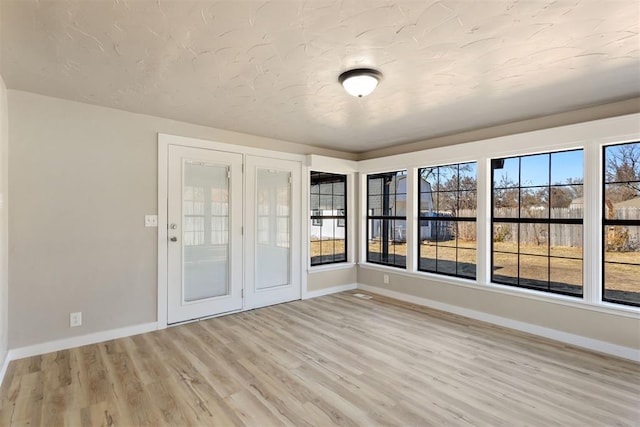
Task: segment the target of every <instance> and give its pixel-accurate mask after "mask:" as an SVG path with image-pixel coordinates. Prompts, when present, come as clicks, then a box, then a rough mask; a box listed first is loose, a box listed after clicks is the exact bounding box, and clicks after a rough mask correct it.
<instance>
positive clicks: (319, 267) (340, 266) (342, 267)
mask: <svg viewBox="0 0 640 427" xmlns="http://www.w3.org/2000/svg"><path fill="white" fill-rule="evenodd" d="M355 266H356V264H355V263H353V262H341V263H336V264H325V265H316V266H313V267H309V268H307V273H309V274H313V273H322V272H324V271H333V270H345V269H347V268H353V267H355Z"/></svg>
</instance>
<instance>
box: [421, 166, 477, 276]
mask: <svg viewBox="0 0 640 427" xmlns="http://www.w3.org/2000/svg"><path fill="white" fill-rule="evenodd" d="M469 164H474V165H475V166H476V176H475V179H476V186H475V188H474V189H473V190H466V189H465V190H462V189H461V188H460V166H462V165H469ZM452 166H455V167H456V174H457V178H458V188H457V189H456V190H455V193H456V204H457V205H458V206H457V208H458V211H460V206H459V203H460V193H461V192H468V191H473V192H474V193H475V195H476V216H475V217H470V216H459V215H458V216H455V217H454V216H451V217H432V218H429V219H426V218H423V217H422V216H421V212H420V207H421V206H422V194H423V192H422V191H420V184H421V183H420V180H421V179H422V178H421V175H422V173H421V171H422V170H424V169H435V168H441V167H452ZM416 178H417V186H416V192H417V194H418V205H417V210H418V215H417V236H418V238H417V239H416V240H417V241H416V245H417V257H418V260H417V263H416V270H417V271H418V272H423V273H432V274H438V275H443V276H450V277H457V278H461V279H467V280H474V281H475V280H477V278H478V268H477V267H478V243H477V242H478V238H477V235H478V229H477V218H478V213H477V212H478V202H477V201H478V162H476V161H470V162H460V163H452V164H445V165H438V166H425V167H421V168H418V170H417V174H416ZM437 182H438V184H439V183H440V177H439V176H438V179H437ZM441 192H442V191H434V190H433V189H432V190H431V191H430V193H431V194H432V195H433V194H438V193H441ZM432 200H433V196H432ZM434 210H435V205H434ZM422 221H434V222H435V223H439V222H445V221H451V222H455V223H456V226H457V225H458V224H459V223H460V222H473V223H474V224H476V247H475V249H473V251H474V252H475V255H476V257H475V258H476V261H475V274H474V276H465V275H462V274H457V273H447V272H442V271H437V270H427V269H423V268H421V267H420V261H421V259H422V256H421V254H422V242H421V241H422V238H421V235H420V233H421V229H422ZM438 246H439V245H437V244H436V266H437V263H438V260H437V256H438V255H437V253H438ZM455 249H456V261H455V264H456V272H457V271H458V264H459V263H458V249H460V248H459V246H458V241H457V236H456V246H455ZM465 250H470V249H465Z"/></svg>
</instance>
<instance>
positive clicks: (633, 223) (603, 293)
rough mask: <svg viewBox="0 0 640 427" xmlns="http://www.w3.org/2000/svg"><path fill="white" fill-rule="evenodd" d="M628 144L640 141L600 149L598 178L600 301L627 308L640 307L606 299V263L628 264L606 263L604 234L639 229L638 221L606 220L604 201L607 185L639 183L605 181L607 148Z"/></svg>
mask: <svg viewBox="0 0 640 427" xmlns="http://www.w3.org/2000/svg"><path fill="white" fill-rule="evenodd" d="M630 144H640V139H638V140H631V141H624V142H615V143H612V144H606V145H602V146H601V147H600V155H601V156H602V167H601V171H600V177H601V182H600V191H601V199H600V215H601V216H602V218H601V222H600V223H601V225H602V228H601V230H600V231H601V232H600V236H599V237H600V245H601V256H600V299H601V301H602V302H603V303H607V304H615V305H622V306H627V307H636V308H637V307H640V302H633V301H623V300H617V299H612V298H607V297H606V286H607V283H606V265H607V263H613V264H628V263H621V262H611V261H606V253H607V238H606V234H607V228H608V227H609V226H614V227H615V226H623V227H624V226H632V227H640V219H635V220H634V219H608V218H607V213H606V208H607V205H606V201H607V192H606V189H607V184H616V183H623V182H640V181H615V182H614V181H612V182H608V181H607V154H606V153H607V148H609V147H615V146H622V145H630ZM631 265H638V264H631Z"/></svg>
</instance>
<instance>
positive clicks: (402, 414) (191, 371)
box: [0, 292, 640, 427]
mask: <svg viewBox="0 0 640 427" xmlns="http://www.w3.org/2000/svg"><path fill="white" fill-rule="evenodd" d="M0 425H2V426H24V425H35V426H37V425H44V426H62V425H68V426H139V425H140V426H141V425H146V426H163V425H171V426H208V425H216V426H225V425H249V426H261V427H262V426H271V425H286V426H329V425H347V426H354V425H361V426H374V425H385V426H389V425H400V426H429V425H434V426H445V425H463V426H466V425H481V426H501V425H505V426H516V425H517V426H522V425H531V426H600V425H602V426H609V425H625V426H633V425H635V426H638V425H640V365H638V364H635V363H632V362H627V361H624V360H621V359H616V358H612V357H607V356H603V355H600V354H596V353H592V352H588V351H584V350H580V349H577V348H574V347H570V346H565V345H562V344H559V343H555V342H552V341H549V340H545V339H542V338H537V337H534V336H531V335H527V334H523V333H518V332H514V331H510V330H506V329H503V328H499V327H495V326H491V325H487V324H483V323H479V322H476V321H471V320H468V319H464V318H461V317H457V316H454V315H450V314H446V313H441V312H438V311H434V310H430V309H426V308H423V307H418V306H412V305H410V304H405V303H402V302H399V301H394V300H391V299H388V298H384V297H381V296H377V295H375V296H374V298H373V299H371V300H364V299H359V298H356V297H354V296H353V295H352V292H343V293H341V294H336V295H330V296H325V297H320V298H316V299H312V300H306V301H296V302H293V303H288V304H281V305H278V306H273V307H267V308H263V309H259V310H254V311H250V312H245V313H240V314H234V315H229V316H225V317H220V318H216V319H210V320H206V321H201V322H196V323H191V324H187V325H182V326H178V327H173V328H169V329H166V330H163V331H157V332H152V333H147V334H142V335H137V336H134V337H129V338H124V339H118V340H113V341H108V342H104V343H101V344H96V345H89V346H85V347H80V348H74V349H71V350H65V351H59V352H56V353H50V354H46V355H42V356H37V357H31V358H27V359H22V360H17V361H14V362H11V364H10V365H9V368H8V372H7V375H6V378H5V381H4V384H3V386H2V389H1V390H0Z"/></svg>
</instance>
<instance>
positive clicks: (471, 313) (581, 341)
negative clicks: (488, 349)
mask: <svg viewBox="0 0 640 427" xmlns="http://www.w3.org/2000/svg"><path fill="white" fill-rule="evenodd" d="M358 289H362V290H363V291H367V292H371V293H374V294H378V295H382V296H385V297H389V298H394V299H397V300H400V301H404V302H408V303H412V304H417V305H422V306H425V307H429V308H433V309H436V310H441V311H446V312H448V313H453V314H457V315H459V316H464V317H468V318H470V319H474V320H479V321H482V322H487V323H491V324H494V325H498V326H503V327H505V328H509V329H514V330H517V331H521V332H526V333H529V334H533V335H537V336H540V337H544V338H549V339H551V340H554V341H559V342H562V343H566V344H570V345H573V346H576V347H581V348H585V349H587V350H592V351H596V352H599V353H605V354H609V355H611V356H616V357H620V358H623V359H627V360H631V361H634V362H639V363H640V350H639V349H636V348H631V347H624V346H621V345H617V344H613V343H610V342H606V341H601V340H596V339H593V338H588V337H584V336H582V335H576V334H571V333H568V332H563V331H559V330H557V329H551V328H546V327H543V326H539V325H535V324H532V323H526V322H520V321H518V320H513V319H509V318H506V317H500V316H495V315H493V314H488V313H484V312H481V311H476V310H470V309H468V308H464V307H459V306H456V305H451V304H446V303H442V302H439V301H433V300H430V299H427V298H422V297H417V296H414V295H409V294H405V293H402V292H396V291H391V290H388V289H383V288H378V287H375V286H370V285H365V284H362V283H358Z"/></svg>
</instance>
